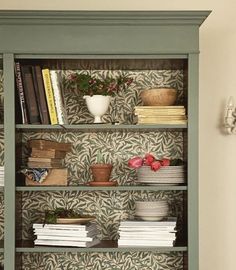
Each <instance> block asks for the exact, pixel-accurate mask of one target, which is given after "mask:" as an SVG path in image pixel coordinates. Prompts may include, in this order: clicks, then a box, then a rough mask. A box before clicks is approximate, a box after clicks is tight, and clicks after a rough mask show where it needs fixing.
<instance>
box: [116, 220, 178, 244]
mask: <svg viewBox="0 0 236 270" xmlns="http://www.w3.org/2000/svg"><path fill="white" fill-rule="evenodd" d="M176 221H177V218H168V219H166V220H163V221H139V220H126V221H121V223H120V227H119V235H120V238H119V240H118V246H120V247H122V246H138V247H139V246H145V247H155V246H165V247H172V246H173V245H174V242H175V239H176V235H175V233H176Z"/></svg>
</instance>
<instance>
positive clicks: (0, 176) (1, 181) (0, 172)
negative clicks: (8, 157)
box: [0, 166, 4, 187]
mask: <svg viewBox="0 0 236 270" xmlns="http://www.w3.org/2000/svg"><path fill="white" fill-rule="evenodd" d="M3 186H4V166H0V187H3Z"/></svg>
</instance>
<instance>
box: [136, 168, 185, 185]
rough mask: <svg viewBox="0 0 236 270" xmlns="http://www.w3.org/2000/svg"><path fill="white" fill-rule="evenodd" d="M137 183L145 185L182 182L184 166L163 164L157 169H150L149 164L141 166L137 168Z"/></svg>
mask: <svg viewBox="0 0 236 270" xmlns="http://www.w3.org/2000/svg"><path fill="white" fill-rule="evenodd" d="M137 173H138V179H137V181H136V182H137V183H139V184H147V185H159V184H173V185H178V184H183V183H184V166H165V167H161V168H160V169H159V170H158V171H156V172H155V171H152V170H151V167H149V166H142V167H140V168H139V169H138V170H137Z"/></svg>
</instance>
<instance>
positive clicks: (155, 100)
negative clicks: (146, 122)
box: [140, 88, 177, 106]
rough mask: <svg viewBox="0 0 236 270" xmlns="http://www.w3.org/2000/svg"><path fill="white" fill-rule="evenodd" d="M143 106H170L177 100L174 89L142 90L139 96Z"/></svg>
mask: <svg viewBox="0 0 236 270" xmlns="http://www.w3.org/2000/svg"><path fill="white" fill-rule="evenodd" d="M140 96H141V99H142V101H143V105H144V106H171V105H174V103H175V101H176V98H177V90H176V89H174V88H153V89H146V90H143V91H142V92H141V94H140Z"/></svg>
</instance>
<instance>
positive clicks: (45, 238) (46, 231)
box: [33, 223, 100, 247]
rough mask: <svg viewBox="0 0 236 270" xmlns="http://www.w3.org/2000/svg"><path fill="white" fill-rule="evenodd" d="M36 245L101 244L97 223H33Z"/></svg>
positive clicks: (81, 245) (73, 245)
mask: <svg viewBox="0 0 236 270" xmlns="http://www.w3.org/2000/svg"><path fill="white" fill-rule="evenodd" d="M33 230H34V234H35V236H36V239H35V240H34V244H35V245H43V246H66V247H67V246H71V247H92V246H94V245H97V244H99V242H100V241H99V239H97V238H96V236H97V234H98V230H97V228H96V224H95V223H87V224H85V225H81V224H45V225H44V224H39V223H35V224H33Z"/></svg>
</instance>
